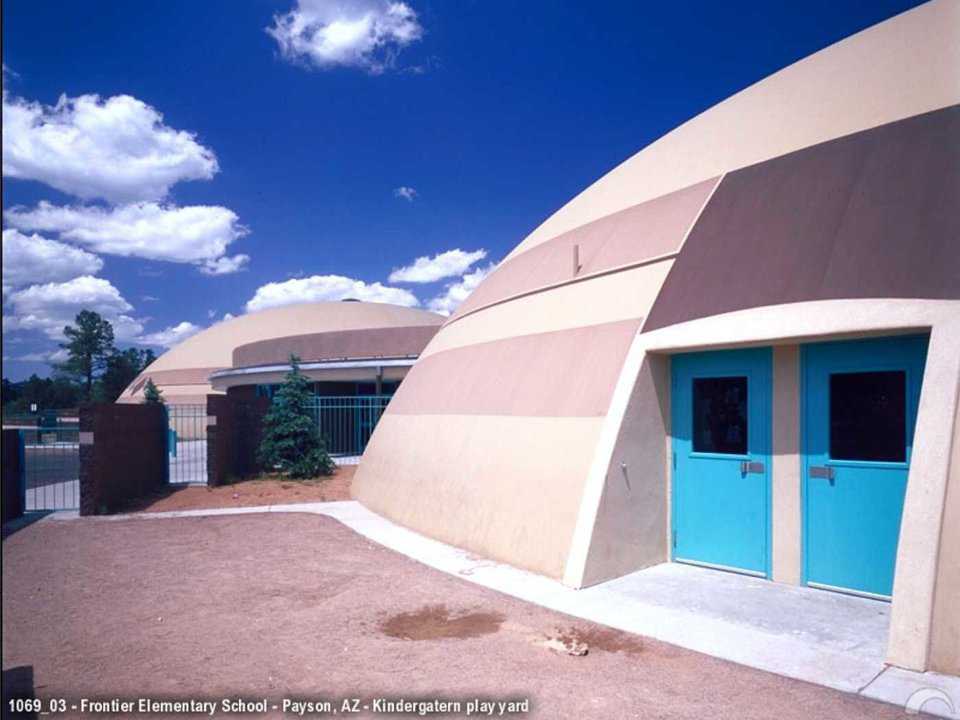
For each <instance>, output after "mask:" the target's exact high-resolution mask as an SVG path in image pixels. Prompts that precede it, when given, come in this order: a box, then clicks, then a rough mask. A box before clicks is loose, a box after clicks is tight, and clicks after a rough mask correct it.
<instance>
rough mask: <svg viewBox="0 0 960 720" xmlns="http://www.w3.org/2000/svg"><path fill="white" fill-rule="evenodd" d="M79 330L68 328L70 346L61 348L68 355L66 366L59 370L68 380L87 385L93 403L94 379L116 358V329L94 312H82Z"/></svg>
mask: <svg viewBox="0 0 960 720" xmlns="http://www.w3.org/2000/svg"><path fill="white" fill-rule="evenodd" d="M74 322H76V327H74V326H73V325H67V327H65V328H64V329H63V335H64V337H65V338H66V339H67V342H65V343H61V344H60V347H62V348H63V349H64V350H66V351H67V353H68V356H67V360H66V362H64V363H63V364H61V365H57V366H56V369H57V370H58V371H59V372H60V373H62V374H64V375H67V376H68V377H73V378H77V379H78V380H80V382H82V383H83V388H84V397H85V399H86V400H87V401H90V400H92V399H93V380H94V376H95V375H96V374H97V373H98V372H100V371H101V370H103V368H104V367H105V366H106V363H107V358H108V357H110V355H112V354H113V352H114V348H113V326H112V325H111V324H110V322H109V321H108V320H104V319H103V318H102V317H100V315H99V314H98V313H95V312H93V311H92V310H81V311H80V312H79V313H78V314H77V317H76V319H75V320H74Z"/></svg>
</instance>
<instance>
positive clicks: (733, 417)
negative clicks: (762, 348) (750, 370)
mask: <svg viewBox="0 0 960 720" xmlns="http://www.w3.org/2000/svg"><path fill="white" fill-rule="evenodd" d="M693 450H694V452H703V453H724V454H730V455H746V454H747V378H745V377H719V378H697V379H695V380H694V381H693Z"/></svg>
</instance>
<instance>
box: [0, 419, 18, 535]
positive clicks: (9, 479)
mask: <svg viewBox="0 0 960 720" xmlns="http://www.w3.org/2000/svg"><path fill="white" fill-rule="evenodd" d="M20 459H21V458H20V432H19V431H18V430H4V431H3V498H2V503H3V522H7V520H13V519H14V518H18V517H20V516H21V515H23V494H22V492H21V487H20V484H21V481H22V477H21V475H22V472H21V470H22V469H21V467H20Z"/></svg>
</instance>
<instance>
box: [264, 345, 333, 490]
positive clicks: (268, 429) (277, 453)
mask: <svg viewBox="0 0 960 720" xmlns="http://www.w3.org/2000/svg"><path fill="white" fill-rule="evenodd" d="M311 399H312V393H311V390H310V381H309V380H307V378H306V376H305V375H304V374H303V373H301V372H300V358H298V357H297V356H296V355H291V356H290V372H288V373H287V375H286V377H285V378H284V381H283V384H282V385H281V386H280V387H279V388H278V389H277V392H276V394H275V395H274V398H273V403H272V404H271V405H270V409H269V410H268V411H267V414H266V415H264V417H263V438H262V440H261V441H260V447H259V449H258V450H257V461H258V462H259V463H260V466H261V467H262V468H264V469H266V470H277V471H279V472H280V473H281V474H282V475H286V476H287V477H291V478H311V477H316V476H317V475H330V474H331V473H333V470H334V468H335V467H336V465H334V463H333V460H331V459H330V456H329V455H328V454H327V449H326V447H325V446H324V443H323V440H321V439H320V433H319V432H317V425H316V423H315V422H314V419H313V413H312V412H311V409H310V401H311Z"/></svg>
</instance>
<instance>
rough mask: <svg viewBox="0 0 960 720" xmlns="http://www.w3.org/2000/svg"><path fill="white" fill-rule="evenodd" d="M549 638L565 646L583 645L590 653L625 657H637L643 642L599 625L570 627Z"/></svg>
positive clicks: (641, 650) (627, 634) (634, 636)
mask: <svg viewBox="0 0 960 720" xmlns="http://www.w3.org/2000/svg"><path fill="white" fill-rule="evenodd" d="M551 637H553V638H556V639H557V640H559V641H560V642H562V643H563V644H564V645H567V646H573V645H577V644H584V645H586V646H587V647H588V648H589V650H590V652H594V651H596V650H602V651H603V652H610V653H625V654H627V655H639V654H640V653H642V652H643V640H641V639H640V638H639V637H637V636H636V635H631V634H630V633H625V632H622V631H620V630H613V629H611V628H605V627H602V626H600V625H593V626H590V627H570V628H567V629H566V630H558V631H557V632H556V633H554V634H553V635H552V636H551Z"/></svg>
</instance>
